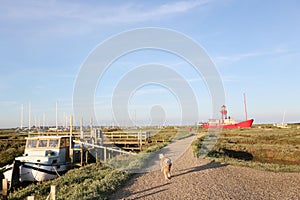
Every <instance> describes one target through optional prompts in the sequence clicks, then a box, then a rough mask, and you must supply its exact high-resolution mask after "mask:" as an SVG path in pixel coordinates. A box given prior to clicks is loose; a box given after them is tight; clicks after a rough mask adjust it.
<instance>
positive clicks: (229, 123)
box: [201, 105, 254, 129]
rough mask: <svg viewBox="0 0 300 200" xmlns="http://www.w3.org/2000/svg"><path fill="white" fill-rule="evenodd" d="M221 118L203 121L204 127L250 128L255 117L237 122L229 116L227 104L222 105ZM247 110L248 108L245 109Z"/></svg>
mask: <svg viewBox="0 0 300 200" xmlns="http://www.w3.org/2000/svg"><path fill="white" fill-rule="evenodd" d="M221 108H222V109H221V111H220V112H221V114H222V118H221V119H216V120H209V121H208V122H206V123H201V126H202V127H203V128H226V129H234V128H250V127H251V126H252V124H253V121H254V120H253V119H249V120H248V119H246V120H245V121H242V122H236V121H235V120H234V119H232V118H230V117H227V109H226V106H225V105H223V106H222V107H221ZM245 110H246V109H245ZM246 116H247V115H246Z"/></svg>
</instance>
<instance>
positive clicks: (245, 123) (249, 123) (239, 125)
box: [202, 119, 254, 129]
mask: <svg viewBox="0 0 300 200" xmlns="http://www.w3.org/2000/svg"><path fill="white" fill-rule="evenodd" d="M253 121H254V120H253V119H249V120H246V121H242V122H239V123H235V124H213V125H212V124H209V123H204V124H203V125H202V127H203V128H225V129H235V128H251V126H252V124H253Z"/></svg>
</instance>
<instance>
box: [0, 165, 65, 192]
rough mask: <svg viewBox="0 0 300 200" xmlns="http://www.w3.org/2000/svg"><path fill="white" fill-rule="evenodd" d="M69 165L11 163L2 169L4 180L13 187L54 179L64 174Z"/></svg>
mask: <svg viewBox="0 0 300 200" xmlns="http://www.w3.org/2000/svg"><path fill="white" fill-rule="evenodd" d="M68 170H69V165H67V164H64V165H51V166H50V165H41V164H36V163H18V164H16V162H15V163H13V164H11V165H7V166H6V167H5V169H4V172H3V175H4V178H5V179H7V180H8V183H9V185H10V186H12V187H13V186H15V185H17V184H19V183H20V182H25V181H29V182H36V181H46V180H51V179H55V178H57V177H58V176H60V175H62V174H64V173H66V172H67V171H68Z"/></svg>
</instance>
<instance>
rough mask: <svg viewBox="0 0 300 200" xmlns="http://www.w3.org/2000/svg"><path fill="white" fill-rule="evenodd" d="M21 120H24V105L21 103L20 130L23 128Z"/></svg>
mask: <svg viewBox="0 0 300 200" xmlns="http://www.w3.org/2000/svg"><path fill="white" fill-rule="evenodd" d="M23 120H24V105H23V104H22V105H21V124H20V128H21V130H22V129H23Z"/></svg>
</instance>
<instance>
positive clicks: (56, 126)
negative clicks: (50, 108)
mask: <svg viewBox="0 0 300 200" xmlns="http://www.w3.org/2000/svg"><path fill="white" fill-rule="evenodd" d="M55 111H56V112H55V115H56V120H55V129H56V131H58V102H57V101H56V105H55Z"/></svg>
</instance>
